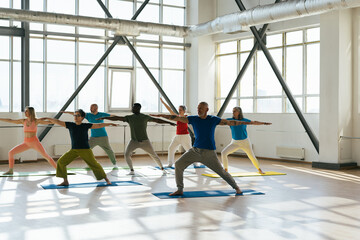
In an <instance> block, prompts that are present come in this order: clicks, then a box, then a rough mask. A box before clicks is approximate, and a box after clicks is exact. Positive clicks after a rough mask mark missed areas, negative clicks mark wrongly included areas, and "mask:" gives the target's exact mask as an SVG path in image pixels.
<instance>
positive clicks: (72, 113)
mask: <svg viewBox="0 0 360 240" xmlns="http://www.w3.org/2000/svg"><path fill="white" fill-rule="evenodd" d="M62 113H67V114H71V115H74V114H75V113H74V112H69V111H62Z"/></svg>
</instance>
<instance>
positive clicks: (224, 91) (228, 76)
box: [218, 54, 237, 97]
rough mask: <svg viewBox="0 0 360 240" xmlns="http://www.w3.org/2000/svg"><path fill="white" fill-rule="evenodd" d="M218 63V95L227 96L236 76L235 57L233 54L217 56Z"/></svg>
mask: <svg viewBox="0 0 360 240" xmlns="http://www.w3.org/2000/svg"><path fill="white" fill-rule="evenodd" d="M218 63H219V66H218V69H219V81H220V97H227V95H228V94H229V91H230V89H231V87H232V85H233V84H234V81H235V79H236V76H237V57H236V55H235V54H234V55H228V56H223V57H219V62H218ZM235 95H236V94H234V97H235Z"/></svg>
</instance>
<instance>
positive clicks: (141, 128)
mask: <svg viewBox="0 0 360 240" xmlns="http://www.w3.org/2000/svg"><path fill="white" fill-rule="evenodd" d="M140 109H141V104H140V103H134V105H133V107H132V112H133V114H132V115H127V116H125V117H120V116H112V117H102V118H100V119H108V120H113V121H123V122H127V123H129V126H130V131H131V140H130V142H129V144H128V145H127V146H126V150H125V160H126V162H127V164H128V166H129V168H130V173H129V174H130V175H134V174H135V172H134V167H133V164H132V159H131V154H132V152H133V151H134V150H135V149H137V148H141V149H142V150H144V151H145V152H147V153H148V154H149V155H150V157H151V158H152V159H153V160H154V161H155V162H156V163H157V164H158V166H159V167H160V169H161V170H163V171H164V173H166V172H165V170H164V167H163V165H162V163H161V161H160V158H159V156H158V155H157V154H156V152H155V151H154V148H153V147H152V145H151V142H150V141H149V138H148V136H147V132H146V128H147V123H148V122H156V123H166V124H170V125H175V124H174V123H171V122H168V121H164V120H161V119H156V118H153V117H151V116H149V115H146V114H142V113H140Z"/></svg>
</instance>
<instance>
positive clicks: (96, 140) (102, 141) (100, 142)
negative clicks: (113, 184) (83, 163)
mask: <svg viewBox="0 0 360 240" xmlns="http://www.w3.org/2000/svg"><path fill="white" fill-rule="evenodd" d="M89 145H90V148H91V149H93V148H94V147H96V146H99V147H101V148H102V149H103V150H104V151H105V152H106V154H107V155H108V157H109V158H110V161H111V162H112V164H113V165H116V157H115V153H114V151H113V150H112V149H111V146H110V143H109V138H108V137H107V136H105V137H90V139H89Z"/></svg>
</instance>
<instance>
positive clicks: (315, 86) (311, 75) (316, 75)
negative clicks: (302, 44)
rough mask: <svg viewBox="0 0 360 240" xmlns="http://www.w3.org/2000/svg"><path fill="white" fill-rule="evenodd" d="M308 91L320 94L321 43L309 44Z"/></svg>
mask: <svg viewBox="0 0 360 240" xmlns="http://www.w3.org/2000/svg"><path fill="white" fill-rule="evenodd" d="M306 67H307V69H306V79H307V82H306V93H307V94H320V44H319V43H317V44H309V45H307V59H306Z"/></svg>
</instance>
